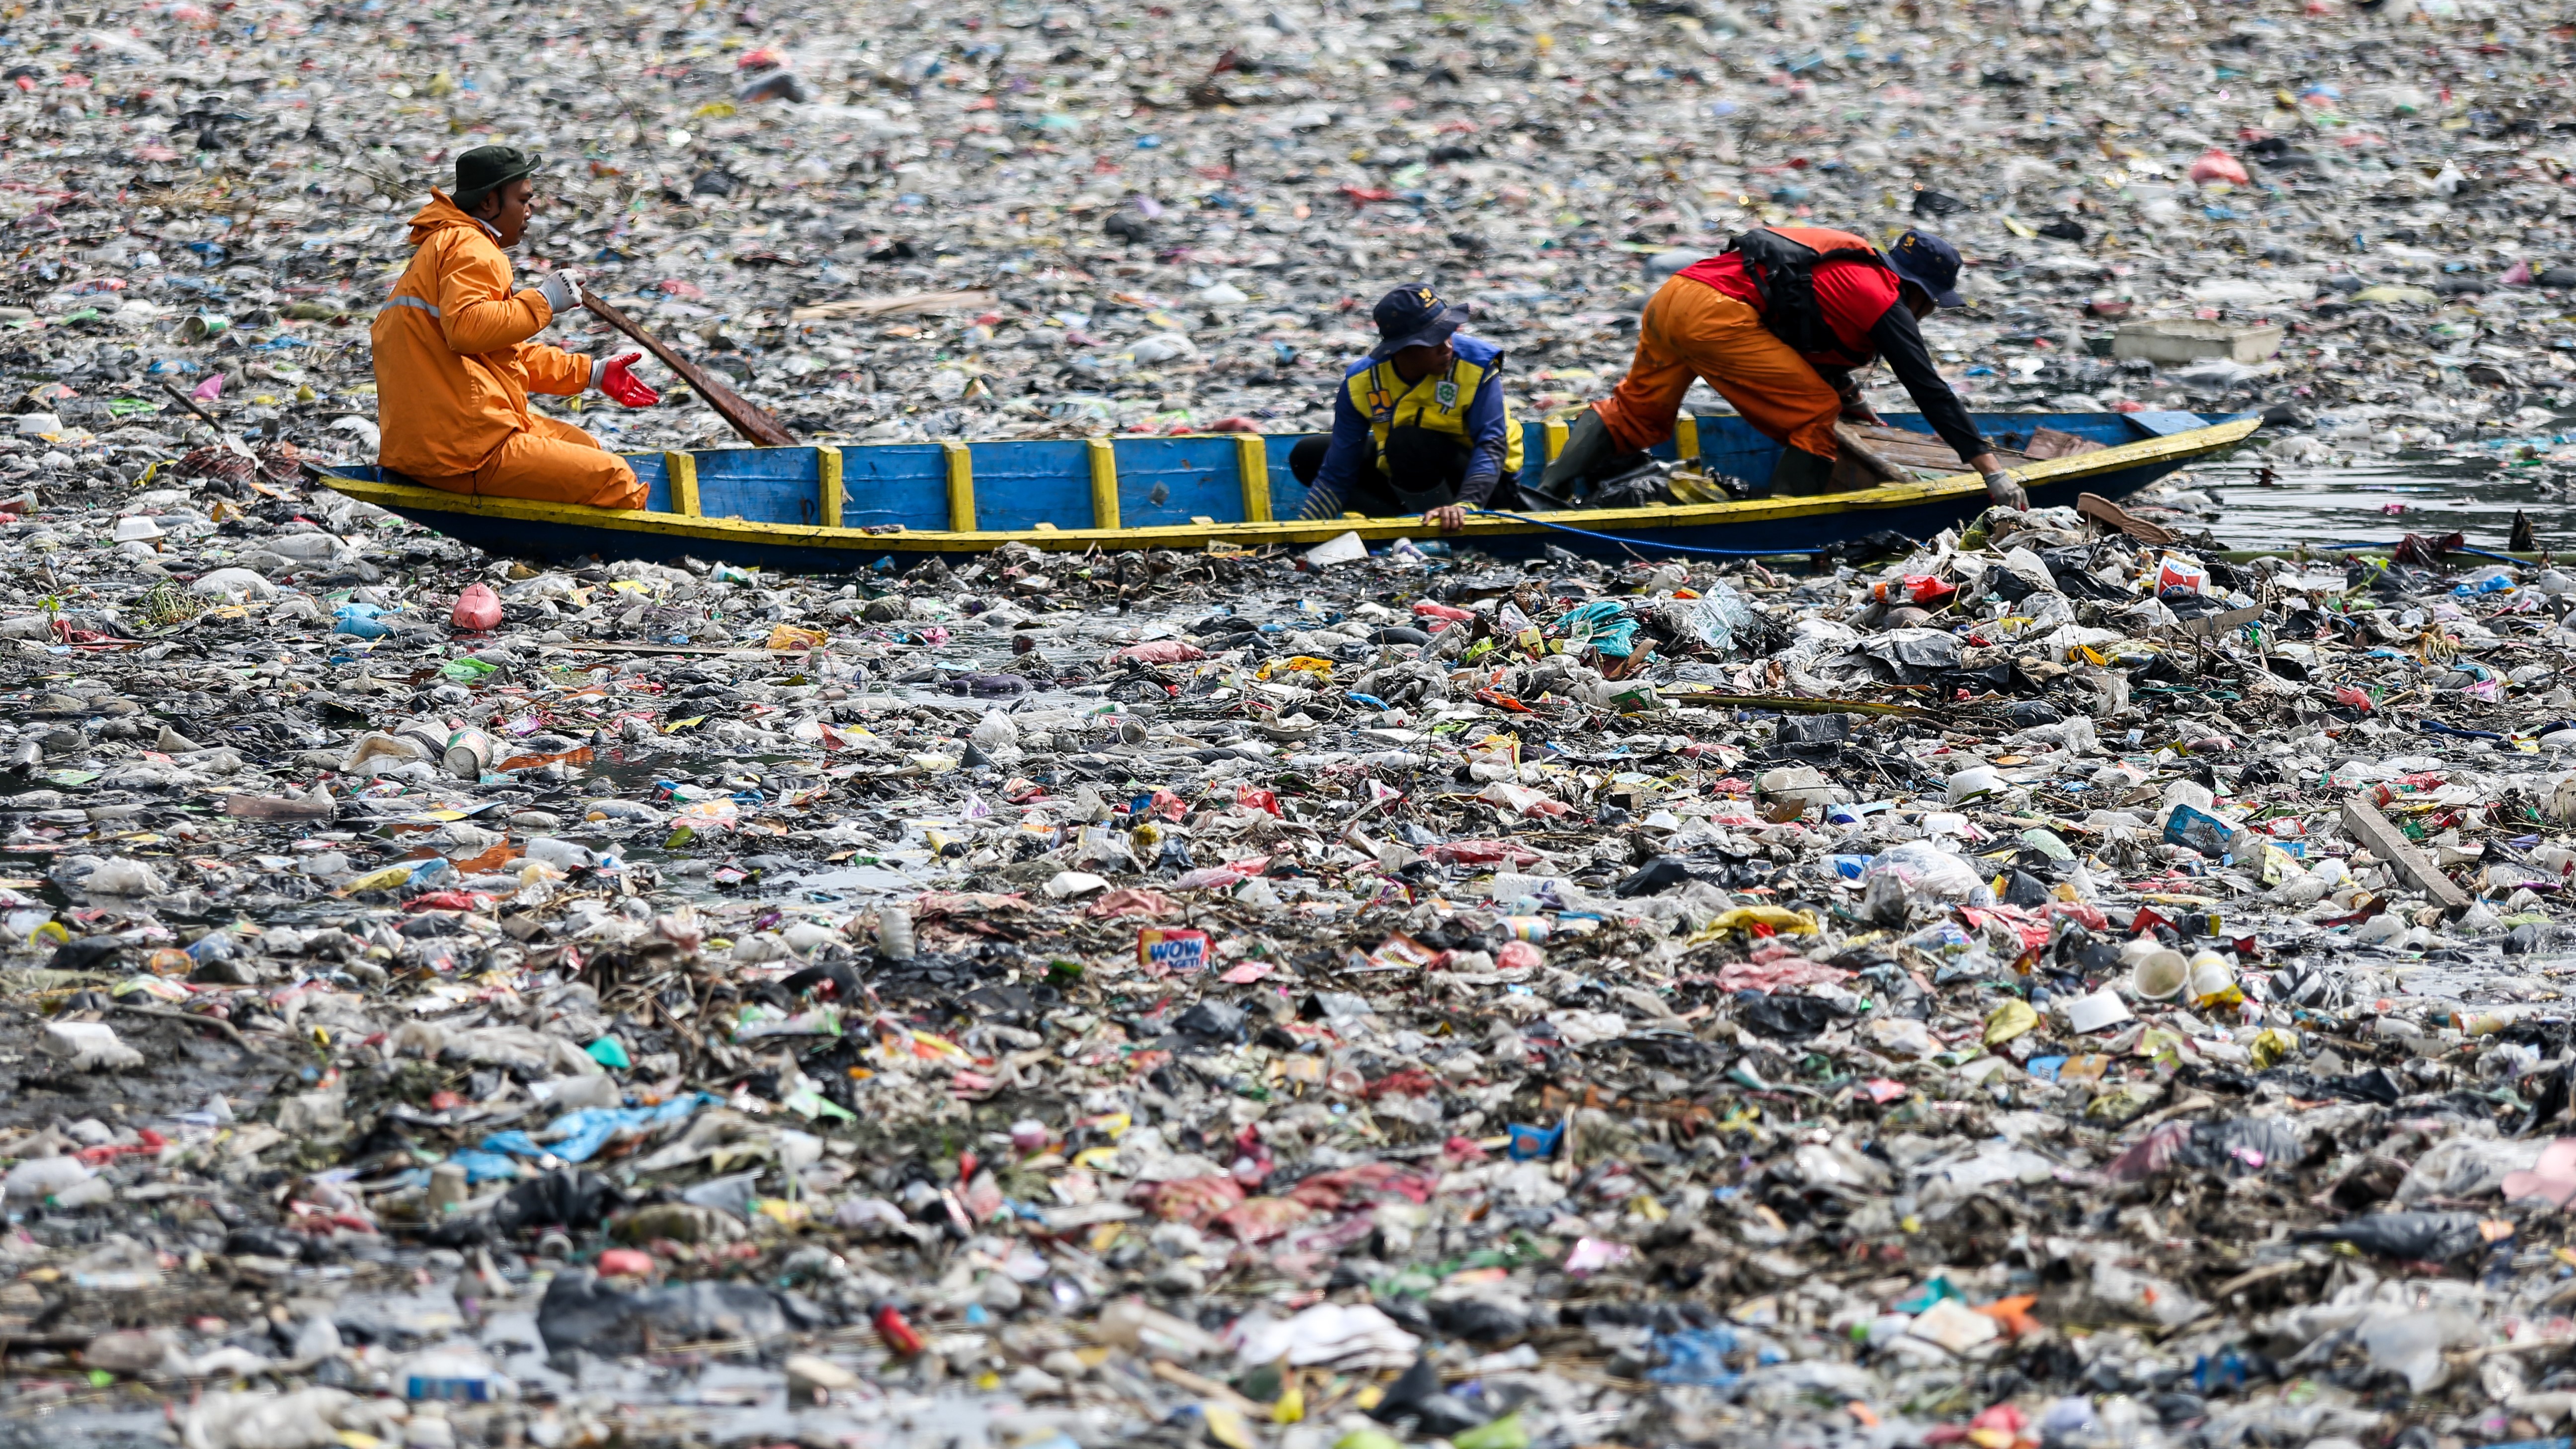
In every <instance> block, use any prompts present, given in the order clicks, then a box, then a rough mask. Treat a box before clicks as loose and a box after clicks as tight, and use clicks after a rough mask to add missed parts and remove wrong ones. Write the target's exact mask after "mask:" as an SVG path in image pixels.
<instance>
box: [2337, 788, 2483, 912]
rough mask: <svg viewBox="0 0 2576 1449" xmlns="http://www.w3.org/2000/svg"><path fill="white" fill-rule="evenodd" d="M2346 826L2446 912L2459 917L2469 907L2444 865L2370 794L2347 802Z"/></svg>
mask: <svg viewBox="0 0 2576 1449" xmlns="http://www.w3.org/2000/svg"><path fill="white" fill-rule="evenodd" d="M2343 828H2344V830H2345V831H2346V832H2347V833H2348V834H2350V835H2351V836H2352V838H2353V839H2354V840H2356V841H2359V842H2360V843H2361V845H2362V847H2363V848H2364V849H2366V850H2368V851H2369V852H2370V853H2371V854H2373V855H2375V856H2378V857H2379V858H2380V859H2381V860H2384V861H2386V862H2388V867H2389V869H2391V870H2393V871H2395V872H2397V873H2398V874H2399V875H2400V876H2403V877H2404V878H2405V879H2406V880H2407V881H2408V882H2409V883H2411V884H2412V885H2413V886H2414V887H2415V888H2416V889H2417V890H2419V891H2422V892H2423V893H2424V894H2425V895H2426V896H2427V897H2430V898H2431V900H2432V902H2433V904H2435V905H2437V906H2440V907H2441V908H2442V914H2443V915H2445V916H2449V917H2452V918H2453V919H2457V918H2458V917H2459V915H2460V913H2461V912H2463V911H2465V910H2467V909H2468V908H2469V898H2468V896H2467V895H2466V894H2465V893H2463V892H2462V891H2461V890H2460V888H2459V887H2458V886H2456V885H2454V884H2452V883H2451V878H2450V877H2449V876H2447V875H2444V874H2442V870H2441V867H2439V866H2437V865H2435V864H2433V862H2432V861H2430V860H2428V859H2426V858H2425V856H2424V852H2422V851H2420V850H2417V849H2416V848H2415V843H2414V842H2413V841H2410V840H2408V839H2407V838H2406V835H2405V833H2404V832H2403V831H2400V830H2399V829H2398V828H2397V827H2396V826H2394V825H2391V824H2389V823H2388V817H2387V816H2385V815H2382V814H2380V813H2379V807H2378V806H2376V805H2373V804H2372V803H2371V802H2370V799H2369V797H2368V796H2365V795H2355V796H2353V797H2351V798H2350V799H2348V800H2346V801H2344V802H2343Z"/></svg>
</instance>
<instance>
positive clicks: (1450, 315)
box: [1369, 282, 1467, 362]
mask: <svg viewBox="0 0 2576 1449" xmlns="http://www.w3.org/2000/svg"><path fill="white" fill-rule="evenodd" d="M1369 317H1370V320H1372V321H1374V322H1376V323H1377V335H1378V344H1377V346H1375V347H1373V348H1371V349H1369V361H1371V362H1384V361H1385V360H1386V359H1388V358H1389V357H1392V356H1394V355H1395V354H1396V353H1399V352H1402V351H1403V350H1404V349H1406V348H1408V347H1437V346H1439V345H1440V344H1441V343H1444V342H1446V341H1448V340H1449V339H1450V338H1451V337H1452V336H1454V335H1456V333H1457V331H1458V329H1459V328H1461V327H1464V326H1466V325H1467V305H1466V304H1465V303H1463V302H1460V303H1457V304H1454V305H1453V304H1451V303H1448V302H1443V301H1441V300H1440V294H1439V293H1437V292H1435V291H1433V290H1431V286H1430V284H1429V283H1427V282H1426V283H1423V284H1421V285H1419V286H1412V287H1398V288H1396V289H1395V290H1394V291H1392V292H1389V293H1387V294H1386V295H1385V296H1383V297H1380V298H1378V299H1377V306H1376V308H1375V309H1374V310H1372V311H1371V312H1370V313H1369Z"/></svg>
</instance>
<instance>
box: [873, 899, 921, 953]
mask: <svg viewBox="0 0 2576 1449" xmlns="http://www.w3.org/2000/svg"><path fill="white" fill-rule="evenodd" d="M912 950H913V945H912V908H911V907H909V906H888V907H886V908H885V909H884V910H882V911H879V912H877V954H878V955H880V956H883V957H884V958H886V959H887V960H889V961H909V960H911V959H912Z"/></svg>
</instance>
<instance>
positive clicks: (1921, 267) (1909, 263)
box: [1887, 230, 1967, 307]
mask: <svg viewBox="0 0 2576 1449" xmlns="http://www.w3.org/2000/svg"><path fill="white" fill-rule="evenodd" d="M1887 265H1888V267H1889V268H1890V269H1891V270H1893V271H1894V272H1895V273H1896V275H1898V276H1900V277H1903V278H1904V279H1905V280H1907V281H1909V282H1912V283H1913V284H1914V285H1916V286H1918V287H1921V288H1922V289H1923V290H1924V291H1925V292H1926V293H1927V294H1929V295H1930V296H1931V298H1932V303H1933V305H1934V306H1936V307H1957V306H1962V305H1964V304H1965V303H1966V302H1967V298H1965V297H1962V296H1960V295H1959V249H1958V248H1957V247H1954V246H1952V245H1950V244H1949V243H1948V242H1945V241H1943V240H1941V239H1940V238H1939V237H1937V236H1934V235H1932V234H1931V233H1930V232H1922V231H1911V230H1909V231H1907V232H1906V233H1905V235H1903V236H1901V237H1898V238H1897V239H1896V245H1894V246H1892V247H1889V248H1888V249H1887Z"/></svg>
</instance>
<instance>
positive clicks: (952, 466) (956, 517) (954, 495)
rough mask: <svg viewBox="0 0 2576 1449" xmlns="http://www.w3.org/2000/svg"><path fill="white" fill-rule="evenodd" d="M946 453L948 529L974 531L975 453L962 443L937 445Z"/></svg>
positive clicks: (952, 530)
mask: <svg viewBox="0 0 2576 1449" xmlns="http://www.w3.org/2000/svg"><path fill="white" fill-rule="evenodd" d="M939 446H940V447H941V449H942V450H944V451H945V452H946V453H947V454H948V530H949V532H951V533H973V532H974V531H975V454H974V453H973V452H972V451H970V450H969V449H968V448H967V446H966V445H965V444H964V443H956V442H949V443H942V444H940V445H939Z"/></svg>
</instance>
